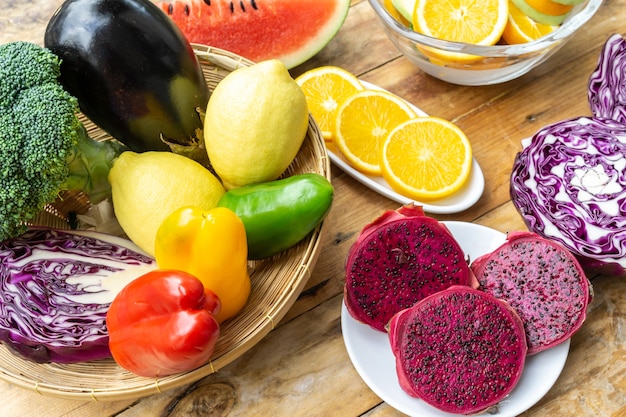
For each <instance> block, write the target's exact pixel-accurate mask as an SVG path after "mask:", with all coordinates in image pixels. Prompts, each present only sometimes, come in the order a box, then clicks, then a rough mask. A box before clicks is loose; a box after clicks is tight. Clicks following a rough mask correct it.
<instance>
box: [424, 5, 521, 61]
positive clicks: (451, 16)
mask: <svg viewBox="0 0 626 417" xmlns="http://www.w3.org/2000/svg"><path fill="white" fill-rule="evenodd" d="M508 16H509V0H482V1H476V0H449V1H440V0H417V3H416V4H415V9H414V10H413V21H412V23H413V28H414V30H415V31H417V32H420V33H422V34H424V35H428V36H431V37H433V38H438V39H443V40H447V41H454V42H463V43H469V44H474V45H495V44H496V43H497V42H498V41H499V40H500V38H501V37H502V32H504V28H505V27H506V23H507V20H508ZM432 52H433V53H435V54H436V55H438V56H439V58H441V59H443V60H446V59H452V60H457V61H458V60H463V59H464V58H465V59H475V57H471V56H467V55H465V54H458V53H448V52H442V51H432Z"/></svg>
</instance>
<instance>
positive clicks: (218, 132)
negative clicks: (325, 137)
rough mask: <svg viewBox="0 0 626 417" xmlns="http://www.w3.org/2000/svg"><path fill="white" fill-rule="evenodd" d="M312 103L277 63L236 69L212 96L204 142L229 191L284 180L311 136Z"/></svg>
mask: <svg viewBox="0 0 626 417" xmlns="http://www.w3.org/2000/svg"><path fill="white" fill-rule="evenodd" d="M308 121H309V111H308V107H307V103H306V97H305V95H304V92H303V91H302V89H301V88H300V86H299V85H298V84H297V83H296V82H295V80H294V79H293V78H292V77H291V75H290V74H289V72H288V71H287V68H286V67H285V65H284V64H283V63H282V62H281V61H279V60H276V59H273V60H268V61H262V62H259V63H257V64H254V65H251V66H249V67H243V68H239V69H236V70H235V71H233V72H231V73H230V74H228V75H227V76H226V77H224V79H222V80H221V81H220V82H219V83H218V85H217V86H216V87H215V90H214V91H213V93H212V94H211V98H210V99H209V102H208V104H207V108H206V114H205V119H204V141H205V146H206V150H207V155H208V156H209V160H210V162H211V166H212V167H213V169H214V170H215V172H216V173H217V175H218V176H219V177H220V179H221V180H222V183H223V184H224V187H225V188H226V189H232V188H236V187H240V186H243V185H248V184H254V183H259V182H265V181H271V180H274V179H276V178H278V177H279V176H280V175H281V174H282V173H283V172H284V171H285V170H286V169H287V167H288V166H289V165H290V164H291V162H292V161H293V159H294V158H295V156H296V154H297V153H298V150H299V149H300V146H301V145H302V142H303V140H304V138H305V136H306V132H307V128H308Z"/></svg>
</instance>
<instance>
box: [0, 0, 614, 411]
mask: <svg viewBox="0 0 626 417" xmlns="http://www.w3.org/2000/svg"><path fill="white" fill-rule="evenodd" d="M20 3H22V4H20ZM58 4H60V0H31V1H28V2H26V1H23V2H15V1H12V0H0V10H2V14H1V15H0V43H4V42H8V41H13V40H29V41H33V42H35V43H40V44H41V43H42V42H43V31H44V28H45V25H46V22H47V20H48V19H49V17H50V16H51V14H52V12H53V11H54V9H55V8H56V6H57V5H58ZM624 21H626V0H606V1H605V4H604V5H603V6H602V7H601V9H600V10H599V12H598V13H597V15H596V16H595V17H594V18H593V19H592V20H591V21H590V22H589V23H588V24H587V25H586V26H585V27H584V29H583V30H581V31H580V33H579V34H577V35H576V36H575V37H574V39H572V40H571V41H570V42H569V43H568V44H567V45H565V46H564V47H563V48H562V49H561V50H559V51H558V52H557V53H556V55H555V56H554V57H552V58H551V59H550V61H549V62H546V63H544V64H543V65H541V66H540V67H539V68H536V69H535V70H533V71H532V72H530V73H529V74H527V75H525V76H523V77H522V78H520V79H518V80H515V81H510V82H507V83H504V84H500V85H495V86H489V87H462V86H457V85H451V84H446V83H444V82H441V81H438V80H436V79H434V78H432V77H429V76H427V75H425V74H424V73H422V72H421V71H420V70H419V69H418V68H416V67H415V66H413V65H412V64H411V63H410V62H409V61H408V60H407V59H406V58H404V57H403V56H401V55H400V54H399V53H398V51H397V50H396V48H395V47H394V46H393V45H392V44H391V42H390V41H389V40H388V39H387V37H386V36H385V34H384V32H383V30H382V27H381V26H380V24H379V23H378V21H377V20H376V17H375V15H374V12H373V10H372V9H371V7H370V5H369V4H368V2H367V1H364V0H362V1H358V0H353V1H352V7H351V9H350V13H349V15H348V18H347V20H346V22H345V24H344V26H343V27H342V29H341V31H340V32H339V33H338V35H337V36H336V37H335V38H334V39H333V41H332V42H331V43H330V44H329V45H328V46H327V47H326V48H325V49H324V50H322V51H321V52H320V53H319V54H318V55H317V56H316V57H314V58H313V59H311V60H310V61H309V62H307V63H305V64H303V65H301V66H300V67H298V68H295V69H294V70H293V71H292V73H293V75H294V76H297V75H299V74H301V73H302V72H304V71H305V70H308V69H310V68H314V67H317V66H321V65H336V66H341V67H343V68H345V69H347V70H349V71H351V72H353V73H355V74H357V75H358V76H359V77H360V78H362V79H363V80H366V81H369V82H371V83H374V84H376V85H379V86H381V87H383V88H386V89H388V90H390V91H392V92H394V93H396V94H398V95H400V96H402V97H404V98H405V99H407V100H408V101H410V102H412V103H413V104H415V105H417V106H419V107H420V108H422V109H423V110H424V111H426V112H427V113H429V114H431V115H436V116H439V117H443V118H446V119H448V120H451V121H453V122H455V123H456V124H458V125H459V126H460V127H461V128H462V129H463V130H464V131H465V132H466V134H467V135H468V137H469V138H470V140H471V143H472V146H473V150H474V153H475V157H476V159H477V160H478V162H479V164H480V165H481V168H482V170H483V172H484V175H485V179H486V187H485V192H484V195H483V196H482V198H481V199H480V201H479V202H478V203H477V204H476V205H474V206H473V207H471V208H470V209H468V210H466V211H464V212H462V213H458V214H454V215H434V217H436V218H438V219H442V220H461V221H467V222H474V223H478V224H482V225H486V226H489V227H492V228H494V229H497V230H499V231H502V232H506V231H510V230H515V229H523V228H524V224H523V223H522V221H521V218H520V217H519V215H518V214H517V212H516V210H515V208H514V207H513V205H512V204H511V202H510V198H509V192H508V180H509V174H510V170H511V166H512V162H513V158H514V156H515V154H516V152H518V151H519V150H520V140H521V139H522V138H525V137H528V136H530V135H532V134H533V133H534V132H535V131H536V130H537V129H539V128H541V127H543V126H545V125H547V124H549V123H552V122H556V121H559V120H562V119H565V118H569V117H575V116H580V115H588V114H589V113H590V111H589V108H588V105H587V95H586V94H587V90H586V88H587V80H588V77H589V75H590V73H591V72H592V71H593V70H594V68H595V66H596V63H597V59H598V54H599V51H600V48H601V46H602V44H603V43H604V41H605V40H606V39H607V37H608V36H609V35H610V34H612V33H615V32H618V33H622V34H624V33H626V27H625V26H624V23H623V22H624ZM0 82H1V80H0ZM332 174H333V184H334V186H335V188H336V200H335V203H334V206H333V210H332V211H331V213H330V215H329V216H328V219H327V233H326V235H325V238H324V240H323V249H322V252H321V255H320V257H319V261H318V263H317V265H316V267H315V269H314V270H313V273H312V276H311V278H310V280H309V282H308V284H307V286H306V288H305V290H304V291H303V292H302V294H301V295H300V297H299V298H298V300H297V302H296V303H295V305H294V306H293V307H292V308H291V310H290V311H289V312H288V314H287V316H286V317H285V318H284V319H283V320H282V322H281V323H279V325H278V326H277V327H276V328H275V330H273V331H272V332H271V333H270V334H269V335H268V336H267V337H266V338H265V339H264V340H262V341H261V343H259V344H258V345H257V346H255V347H254V348H252V349H251V350H250V351H248V352H247V353H246V354H245V355H243V356H242V357H240V358H239V359H238V360H236V361H235V362H233V363H231V364H230V365H228V366H226V367H225V368H223V369H222V370H220V371H219V372H218V373H216V374H214V375H211V376H208V377H206V378H204V379H202V380H200V381H198V382H197V383H195V384H192V385H189V386H185V387H182V388H180V389H175V390H172V391H167V392H164V393H162V394H158V395H153V396H151V397H147V398H143V399H141V400H137V401H121V402H112V403H104V402H86V403H83V402H76V401H74V400H65V399H57V398H51V397H44V396H41V395H38V394H37V393H35V392H32V391H28V390H25V389H22V388H19V387H15V386H11V385H9V384H8V383H5V382H2V381H0V396H1V397H2V403H1V405H0V415H1V416H3V417H9V416H20V417H21V416H80V417H91V416H94V417H96V416H98V417H100V416H105V415H116V416H125V417H130V416H229V417H234V416H254V415H258V416H289V417H296V416H306V417H309V416H324V417H326V416H369V417H383V416H399V415H401V414H400V413H398V412H397V411H396V410H394V409H393V408H391V407H390V406H388V405H387V404H385V403H384V402H383V401H382V400H381V399H380V398H379V397H378V396H376V395H375V394H374V393H373V392H372V391H371V390H370V389H369V388H368V386H367V385H366V384H365V383H364V382H363V381H362V380H361V378H360V377H359V375H358V374H357V372H356V371H355V369H354V367H353V365H352V363H351V362H350V360H349V358H348V355H347V353H346V349H345V346H344V342H343V339H342V334H341V323H340V311H341V303H342V290H343V283H344V275H343V263H344V259H345V255H346V253H347V251H348V249H349V247H350V245H351V244H352V243H353V242H354V240H355V238H356V236H357V234H358V233H359V231H360V230H361V228H362V227H363V226H364V225H365V224H366V223H368V222H369V221H370V220H372V219H373V218H374V217H376V216H378V215H379V214H380V213H382V211H384V210H386V209H395V208H397V207H398V206H399V204H398V203H395V202H393V201H391V200H388V199H386V198H384V197H381V196H380V195H378V194H376V193H375V192H373V191H370V190H369V189H367V188H366V187H364V186H362V185H361V184H359V183H358V182H356V181H355V180H353V179H352V178H351V177H349V176H348V175H346V174H345V173H343V172H342V171H341V170H339V169H337V168H336V167H335V166H333V171H332ZM593 284H594V287H595V295H596V298H595V301H594V302H593V304H592V305H591V307H590V310H589V314H588V319H587V321H586V323H585V324H584V326H583V328H582V329H581V330H580V331H579V332H578V333H577V334H576V335H575V336H574V337H573V338H572V341H571V347H570V353H569V356H568V358H567V362H566V364H565V368H564V369H563V372H562V374H561V375H560V377H559V378H558V380H557V382H556V384H555V385H554V387H553V388H552V389H551V390H550V391H549V392H548V393H547V395H546V396H545V397H544V398H543V399H542V400H541V401H539V403H537V404H536V405H535V406H533V407H532V408H531V409H529V410H528V411H527V412H526V413H524V414H523V415H524V416H526V417H531V416H578V417H580V416H604V417H609V416H611V417H625V416H626V360H625V357H626V279H616V278H609V277H596V278H594V279H593Z"/></svg>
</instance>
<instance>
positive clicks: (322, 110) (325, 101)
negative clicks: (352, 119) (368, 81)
mask: <svg viewBox="0 0 626 417" xmlns="http://www.w3.org/2000/svg"><path fill="white" fill-rule="evenodd" d="M296 83H298V85H299V86H300V87H301V88H302V91H304V95H305V96H306V102H307V105H308V107H309V111H310V112H311V114H312V115H313V119H315V121H316V122H317V124H318V125H319V127H320V130H321V131H322V136H323V137H324V140H326V141H327V142H331V141H332V140H333V135H334V130H335V113H336V110H337V107H338V106H339V103H341V102H342V101H344V100H345V99H346V98H347V97H349V96H351V95H352V94H354V93H356V92H357V91H361V90H364V89H365V87H363V85H362V84H361V82H360V81H359V80H358V79H357V78H356V76H354V75H353V74H352V73H350V72H349V71H346V70H344V69H342V68H339V67H334V66H324V67H319V68H315V69H312V70H309V71H307V72H305V73H304V74H302V75H300V76H299V77H297V78H296Z"/></svg>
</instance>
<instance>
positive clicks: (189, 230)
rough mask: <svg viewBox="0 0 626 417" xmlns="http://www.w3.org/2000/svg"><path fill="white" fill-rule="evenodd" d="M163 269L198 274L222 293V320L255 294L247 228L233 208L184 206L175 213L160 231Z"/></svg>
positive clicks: (158, 248)
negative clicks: (251, 275) (251, 292)
mask: <svg viewBox="0 0 626 417" xmlns="http://www.w3.org/2000/svg"><path fill="white" fill-rule="evenodd" d="M155 258H156V262H157V265H158V267H159V268H161V269H176V270H181V271H185V272H187V273H190V274H192V275H195V276H196V277H198V279H200V281H202V283H203V284H204V286H205V288H208V289H210V290H211V291H213V292H214V293H216V294H217V296H218V297H219V298H220V301H221V303H222V308H221V311H220V312H219V313H218V314H217V317H216V318H217V321H218V322H220V323H222V322H223V321H224V320H226V319H229V318H231V317H233V316H234V315H236V314H237V313H238V312H239V311H240V310H241V309H242V308H243V307H244V305H245V304H246V302H247V300H248V296H249V295H250V275H249V273H248V246H247V240H246V229H245V227H244V224H243V222H242V221H241V219H240V218H239V217H238V216H237V215H236V214H235V213H234V212H233V211H232V210H230V209H227V208H223V207H218V208H214V209H212V210H204V209H202V208H199V207H183V208H180V209H178V210H176V211H174V212H173V213H172V214H170V215H169V216H168V217H167V218H166V219H165V220H164V221H163V223H162V224H161V226H160V227H159V229H158V231H157V235H156V244H155Z"/></svg>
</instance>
